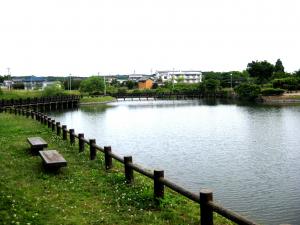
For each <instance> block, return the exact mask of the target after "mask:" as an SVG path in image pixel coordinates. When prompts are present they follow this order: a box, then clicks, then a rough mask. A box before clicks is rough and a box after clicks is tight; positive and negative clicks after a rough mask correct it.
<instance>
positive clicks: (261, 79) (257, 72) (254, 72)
mask: <svg viewBox="0 0 300 225" xmlns="http://www.w3.org/2000/svg"><path fill="white" fill-rule="evenodd" d="M247 71H248V73H249V75H250V76H251V77H255V78H256V79H257V83H258V84H263V83H266V82H267V81H268V80H269V79H270V78H271V76H272V74H273V72H274V65H272V64H271V63H269V62H267V61H260V62H258V61H252V62H251V63H248V65H247Z"/></svg>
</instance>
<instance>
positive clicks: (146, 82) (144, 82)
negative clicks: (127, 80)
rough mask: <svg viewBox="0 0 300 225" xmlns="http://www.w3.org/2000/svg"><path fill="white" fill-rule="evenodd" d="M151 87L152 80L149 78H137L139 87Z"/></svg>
mask: <svg viewBox="0 0 300 225" xmlns="http://www.w3.org/2000/svg"><path fill="white" fill-rule="evenodd" d="M152 87H153V80H152V79H150V78H144V77H143V78H140V79H139V80H138V88H139V89H151V88H152Z"/></svg>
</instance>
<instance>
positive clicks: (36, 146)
mask: <svg viewBox="0 0 300 225" xmlns="http://www.w3.org/2000/svg"><path fill="white" fill-rule="evenodd" d="M27 141H28V143H29V144H30V148H31V152H32V153H33V154H35V155H37V154H38V152H39V151H41V150H43V149H44V148H46V147H48V144H47V142H46V141H44V139H43V138H41V137H30V138H27Z"/></svg>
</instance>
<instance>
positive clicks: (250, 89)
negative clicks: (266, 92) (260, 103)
mask: <svg viewBox="0 0 300 225" xmlns="http://www.w3.org/2000/svg"><path fill="white" fill-rule="evenodd" d="M234 90H235V92H236V93H237V94H238V96H239V97H240V98H241V99H244V100H250V101H253V100H255V99H256V98H257V97H258V96H259V94H260V91H261V89H260V87H259V86H258V85H256V84H250V83H242V84H240V85H239V86H237V87H235V89H234Z"/></svg>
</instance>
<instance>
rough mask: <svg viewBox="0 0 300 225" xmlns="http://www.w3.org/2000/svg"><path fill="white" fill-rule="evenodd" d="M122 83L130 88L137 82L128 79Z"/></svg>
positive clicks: (135, 85)
mask: <svg viewBox="0 0 300 225" xmlns="http://www.w3.org/2000/svg"><path fill="white" fill-rule="evenodd" d="M124 85H125V86H126V87H127V88H128V89H129V90H132V89H133V88H135V87H137V83H136V82H135V81H133V80H128V81H126V82H125V83H124Z"/></svg>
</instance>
